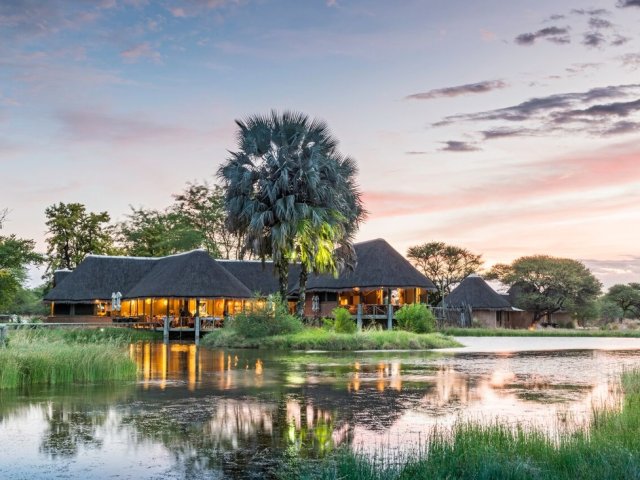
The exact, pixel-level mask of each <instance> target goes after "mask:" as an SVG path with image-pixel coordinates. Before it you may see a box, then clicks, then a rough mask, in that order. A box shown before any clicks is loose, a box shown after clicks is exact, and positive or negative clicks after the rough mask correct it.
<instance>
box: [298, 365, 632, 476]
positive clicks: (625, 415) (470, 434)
mask: <svg viewBox="0 0 640 480" xmlns="http://www.w3.org/2000/svg"><path fill="white" fill-rule="evenodd" d="M622 388H623V391H624V395H625V396H624V401H623V405H622V409H621V410H619V411H615V410H600V411H595V412H594V415H593V419H592V421H591V425H590V427H589V428H588V429H587V430H584V431H579V432H577V433H571V434H569V433H567V434H564V435H562V436H561V437H560V438H559V439H555V440H552V439H550V438H549V437H547V436H546V435H545V434H543V433H541V432H539V431H536V430H532V429H525V428H523V427H516V428H512V427H511V426H508V425H503V424H499V423H497V424H492V425H477V424H471V423H468V424H462V425H459V426H457V428H456V429H455V430H454V433H453V437H452V438H448V437H446V436H444V435H435V436H434V437H433V438H431V439H430V440H429V441H428V442H427V445H426V447H425V448H424V449H423V450H422V451H420V452H418V453H417V454H416V455H414V456H411V457H407V458H404V459H403V460H402V461H400V462H397V463H395V464H394V465H392V466H389V465H388V464H387V465H384V464H383V463H382V462H380V461H376V460H375V459H372V458H370V457H366V456H364V455H361V454H358V453H352V452H349V451H342V452H340V453H339V454H337V455H336V456H334V457H332V458H330V459H329V460H327V461H325V462H323V463H320V464H311V463H304V461H303V462H302V463H301V464H299V465H297V466H296V468H294V469H293V473H291V474H288V475H287V477H288V478H300V479H325V478H326V479H328V478H342V479H360V480H427V479H429V480H431V479H460V480H467V479H469V480H471V479H487V480H488V479H507V480H551V479H567V480H568V479H583V480H591V479H594V480H595V479H609V478H611V479H613V478H615V479H637V478H640V435H639V434H640V371H633V372H627V373H625V374H623V376H622ZM382 453H383V456H384V452H382Z"/></svg>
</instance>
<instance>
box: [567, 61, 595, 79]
mask: <svg viewBox="0 0 640 480" xmlns="http://www.w3.org/2000/svg"><path fill="white" fill-rule="evenodd" d="M602 66H603V64H602V63H593V62H586V63H574V64H573V65H571V66H570V67H567V68H565V71H566V72H567V73H569V74H571V75H578V74H580V75H582V74H584V73H585V72H586V71H587V70H597V69H599V68H600V67H602ZM560 78H561V77H560Z"/></svg>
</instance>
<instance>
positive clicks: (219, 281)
mask: <svg viewBox="0 0 640 480" xmlns="http://www.w3.org/2000/svg"><path fill="white" fill-rule="evenodd" d="M113 292H120V293H122V298H125V299H126V298H143V297H175V298H177V297H183V298H195V297H202V298H250V297H251V296H252V294H251V292H250V291H249V289H247V287H246V286H245V285H244V284H243V283H242V282H240V280H238V279H237V278H235V277H234V276H233V275H232V274H231V273H229V272H228V271H227V270H225V269H224V268H223V267H222V266H221V265H219V264H218V263H217V262H216V261H215V260H214V259H213V258H211V257H210V256H209V254H207V253H206V252H204V251H201V250H195V251H192V252H186V253H182V254H178V255H171V256H168V257H161V258H140V257H110V256H99V255H89V256H88V257H87V258H86V259H85V260H84V261H83V262H82V263H81V264H80V265H78V268H76V269H75V270H74V271H73V273H72V274H70V275H67V276H66V277H65V278H64V279H63V280H62V281H61V282H60V283H59V284H58V285H56V286H55V287H54V288H53V289H51V290H50V291H49V293H47V295H46V296H45V298H44V300H45V301H49V302H58V303H86V302H93V301H95V300H110V299H111V294H112V293H113Z"/></svg>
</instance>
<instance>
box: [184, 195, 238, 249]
mask: <svg viewBox="0 0 640 480" xmlns="http://www.w3.org/2000/svg"><path fill="white" fill-rule="evenodd" d="M174 198H175V204H174V205H173V206H172V207H171V210H172V211H174V212H175V213H177V214H179V215H182V216H183V217H184V219H185V223H186V224H189V225H190V226H191V227H192V228H193V230H195V231H197V232H199V233H200V234H201V236H202V247H203V248H205V249H206V250H207V252H209V253H210V254H211V255H212V256H214V257H222V258H226V259H230V258H235V259H243V258H244V257H245V254H246V252H243V249H242V247H243V239H242V238H241V237H239V236H238V235H235V234H234V233H233V232H231V231H230V230H229V229H228V228H227V222H226V220H227V215H226V211H225V208H224V190H223V189H222V187H221V186H220V185H213V186H211V185H209V184H208V183H207V182H204V183H188V184H187V186H186V188H185V189H184V191H183V192H182V193H180V194H178V195H174Z"/></svg>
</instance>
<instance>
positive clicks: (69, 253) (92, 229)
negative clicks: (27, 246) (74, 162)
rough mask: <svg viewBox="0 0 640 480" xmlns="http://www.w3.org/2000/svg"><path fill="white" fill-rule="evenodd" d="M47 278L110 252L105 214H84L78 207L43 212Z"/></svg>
mask: <svg viewBox="0 0 640 480" xmlns="http://www.w3.org/2000/svg"><path fill="white" fill-rule="evenodd" d="M45 216H46V218H47V221H46V225H47V228H48V230H47V234H48V236H47V239H46V242H47V264H48V265H47V274H49V275H51V274H52V273H53V272H54V271H55V270H57V269H60V268H67V269H74V268H75V267H77V266H78V264H79V263H80V262H82V260H84V258H85V257H86V256H87V255H88V254H90V253H94V254H107V253H112V251H113V229H112V227H111V226H110V225H109V221H110V220H111V218H110V217H109V214H108V213H107V212H98V213H93V212H87V209H86V207H85V206H84V205H83V204H81V203H62V202H61V203H59V204H57V205H52V206H50V207H48V208H47V209H46V210H45Z"/></svg>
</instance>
